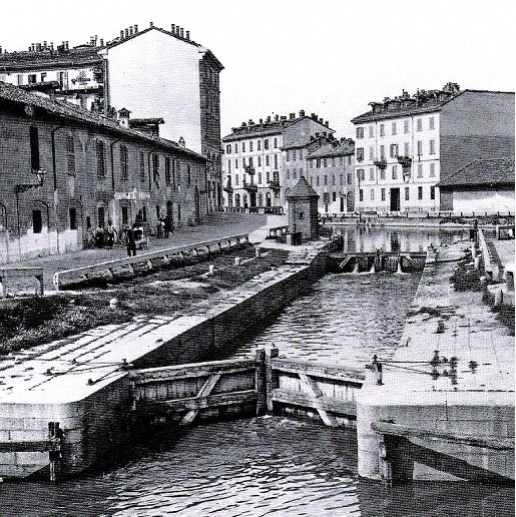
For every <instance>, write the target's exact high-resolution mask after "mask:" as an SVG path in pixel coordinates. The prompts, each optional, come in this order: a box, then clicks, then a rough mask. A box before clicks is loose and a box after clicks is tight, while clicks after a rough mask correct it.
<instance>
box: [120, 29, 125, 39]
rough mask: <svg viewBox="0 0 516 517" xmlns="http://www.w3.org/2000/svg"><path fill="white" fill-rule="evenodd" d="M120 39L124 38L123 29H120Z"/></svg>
mask: <svg viewBox="0 0 516 517" xmlns="http://www.w3.org/2000/svg"><path fill="white" fill-rule="evenodd" d="M120 39H121V40H122V39H124V31H123V30H121V31H120Z"/></svg>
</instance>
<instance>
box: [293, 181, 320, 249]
mask: <svg viewBox="0 0 516 517" xmlns="http://www.w3.org/2000/svg"><path fill="white" fill-rule="evenodd" d="M318 199H319V195H318V194H317V192H316V191H315V190H314V189H313V188H312V187H311V186H310V184H309V183H308V181H306V178H305V177H304V176H301V179H300V180H299V181H298V183H297V184H296V185H295V186H294V188H293V189H292V190H291V191H290V193H289V194H288V196H287V201H288V234H287V244H290V245H291V246H296V245H300V244H301V243H302V242H306V241H312V240H315V239H318V238H319V215H318V211H317V202H318Z"/></svg>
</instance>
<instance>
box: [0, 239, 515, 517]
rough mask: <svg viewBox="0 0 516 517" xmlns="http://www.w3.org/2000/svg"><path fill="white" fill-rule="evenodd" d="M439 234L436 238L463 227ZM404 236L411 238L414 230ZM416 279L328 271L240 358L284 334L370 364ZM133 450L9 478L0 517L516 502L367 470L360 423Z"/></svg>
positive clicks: (186, 439)
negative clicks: (58, 476)
mask: <svg viewBox="0 0 516 517" xmlns="http://www.w3.org/2000/svg"><path fill="white" fill-rule="evenodd" d="M347 233H352V232H347ZM424 235H426V234H424V233H423V234H421V235H420V238H426V237H424ZM345 238H346V239H347V242H348V244H349V242H350V241H351V242H354V243H355V245H357V243H358V245H359V246H360V242H361V239H364V238H367V239H373V238H374V239H377V238H378V239H379V238H380V237H377V236H375V235H374V232H373V234H371V232H367V231H365V232H363V236H362V237H361V236H360V232H355V233H354V235H347V234H346V235H345ZM430 238H432V239H434V241H433V242H434V243H435V244H437V243H439V242H440V240H441V239H443V238H445V239H448V238H449V239H453V238H456V236H455V237H454V236H450V235H446V236H444V237H443V235H441V236H439V235H438V234H436V233H434V234H433V235H431V236H430ZM411 239H412V237H411ZM396 241H397V242H398V243H400V242H401V245H403V243H405V242H406V237H405V234H403V235H402V236H401V239H400V238H397V239H394V242H396ZM371 242H372V240H371ZM374 242H377V241H374ZM387 242H390V237H389V239H388V241H387ZM414 242H416V241H415V240H414ZM405 245H406V244H405ZM415 245H417V246H419V244H417V243H416V244H415ZM425 245H426V244H425ZM384 249H385V248H384ZM418 279H419V275H416V274H401V275H399V274H391V273H381V274H359V275H351V274H341V275H327V276H326V277H324V278H323V279H321V280H320V281H319V282H318V283H316V284H315V285H314V286H312V287H311V288H310V290H309V291H308V292H307V293H306V294H305V295H304V296H302V297H300V298H298V299H297V300H295V301H294V302H293V303H292V304H290V305H289V306H288V307H286V308H285V310H284V311H282V313H281V314H278V315H277V316H276V317H275V318H274V320H273V321H272V323H271V324H269V325H267V326H265V327H263V326H262V327H257V328H255V329H253V333H252V334H249V335H248V339H247V342H246V343H244V344H242V346H241V347H240V348H239V349H238V350H237V351H236V352H235V355H236V356H242V355H248V354H252V353H253V350H254V349H255V348H256V347H258V346H263V345H269V344H271V343H274V344H276V346H277V347H278V348H279V349H280V355H285V356H286V357H289V358H290V357H295V358H300V359H304V360H314V361H315V360H317V361H319V362H325V363H328V362H329V363H333V364H336V363H338V364H343V365H350V366H355V367H356V366H359V367H361V366H363V365H364V364H365V363H366V362H368V361H370V359H371V355H372V354H373V353H378V355H379V356H382V357H384V356H387V355H389V354H391V353H392V352H393V349H394V347H395V346H396V344H397V342H398V340H399V338H400V336H401V333H402V329H403V322H404V318H405V315H406V311H407V310H408V308H409V306H410V302H411V300H412V299H413V297H414V294H415V291H416V289H417V284H418ZM125 453H126V454H125V457H124V459H123V460H121V461H120V463H119V464H118V465H113V466H112V468H111V469H110V470H108V471H106V472H103V473H96V474H94V475H91V476H89V477H85V478H81V479H77V480H71V481H65V482H62V483H58V484H56V485H51V484H49V483H46V482H41V483H40V482H38V483H36V482H30V483H26V482H19V483H4V484H3V485H0V516H12V517H16V516H34V517H36V516H38V517H40V516H49V517H50V516H52V517H54V516H80V517H86V516H88V517H89V516H117V517H126V516H127V517H129V516H142V517H144V516H145V517H147V516H167V515H180V516H186V517H188V516H195V517H197V516H199V517H203V516H208V515H210V516H221V517H236V516H242V517H243V516H251V517H255V516H279V517H281V516H303V515H309V516H313V517H315V516H318V517H319V516H321V517H333V516H362V517H393V516H398V515H399V516H415V517H430V516H433V517H434V516H449V517H459V516H460V517H484V516H485V517H487V516H493V515H496V516H512V515H514V510H515V508H514V506H515V505H514V495H515V493H514V487H490V486H485V485H471V484H466V483H457V484H455V483H421V484H418V483H414V484H410V485H406V486H402V487H396V488H394V489H390V490H387V489H385V488H384V487H383V486H382V485H381V484H379V483H376V482H370V481H366V480H362V479H359V478H358V475H357V444H356V435H355V432H354V431H353V430H350V429H337V430H334V429H329V428H327V427H325V426H323V425H320V424H317V423H315V422H305V421H297V420H293V419H289V418H284V417H259V418H252V419H248V420H235V421H230V422H217V423H211V424H207V425H202V426H199V427H192V428H189V429H184V430H182V431H181V434H177V433H176V432H175V431H173V430H171V429H165V430H161V431H159V432H157V433H156V434H153V435H151V436H149V437H147V438H146V440H145V441H142V442H141V443H140V444H136V445H134V446H133V447H131V449H130V450H128V451H125Z"/></svg>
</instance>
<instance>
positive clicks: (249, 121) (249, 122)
mask: <svg viewBox="0 0 516 517" xmlns="http://www.w3.org/2000/svg"><path fill="white" fill-rule="evenodd" d="M247 123H248V124H249V125H250V126H252V125H253V124H254V122H253V119H251V118H250V119H249V120H248V121H247Z"/></svg>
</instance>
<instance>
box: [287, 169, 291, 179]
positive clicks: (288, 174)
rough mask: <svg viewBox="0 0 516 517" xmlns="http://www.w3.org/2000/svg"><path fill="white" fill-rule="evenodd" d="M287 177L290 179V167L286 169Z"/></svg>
mask: <svg viewBox="0 0 516 517" xmlns="http://www.w3.org/2000/svg"><path fill="white" fill-rule="evenodd" d="M287 179H288V180H289V179H290V169H287Z"/></svg>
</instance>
